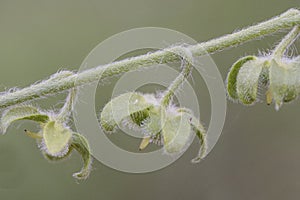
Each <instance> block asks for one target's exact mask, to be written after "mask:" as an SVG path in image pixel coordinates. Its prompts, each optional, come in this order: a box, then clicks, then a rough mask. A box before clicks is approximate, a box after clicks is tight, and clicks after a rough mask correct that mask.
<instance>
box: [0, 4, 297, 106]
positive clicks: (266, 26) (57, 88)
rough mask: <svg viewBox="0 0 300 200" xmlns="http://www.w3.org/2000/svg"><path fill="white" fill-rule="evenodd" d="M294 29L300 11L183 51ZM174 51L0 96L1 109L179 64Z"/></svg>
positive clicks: (217, 47)
mask: <svg viewBox="0 0 300 200" xmlns="http://www.w3.org/2000/svg"><path fill="white" fill-rule="evenodd" d="M296 25H300V11H299V10H297V9H290V10H288V11H287V12H285V13H283V14H282V15H280V16H278V17H275V18H272V19H270V20H268V21H265V22H262V23H260V24H257V25H254V26H250V27H248V28H246V29H242V30H240V31H238V32H235V33H232V34H229V35H225V36H222V37H220V38H217V39H213V40H210V41H207V42H203V43H199V44H196V45H191V46H188V47H184V48H187V49H188V50H189V51H190V52H191V53H192V56H200V55H204V54H207V53H215V52H217V51H221V50H223V49H225V48H229V47H233V46H237V45H239V44H242V43H244V42H247V41H250V40H254V39H257V38H260V37H262V36H265V35H268V34H271V33H274V32H277V31H279V30H283V29H288V28H292V27H294V26H296ZM176 48H177V49H178V48H180V46H175V47H170V48H166V49H163V50H159V51H156V52H153V53H149V54H146V55H141V56H137V57H133V58H128V59H125V60H122V61H117V62H113V63H110V64H106V65H103V66H98V67H96V68H93V69H89V70H86V71H83V72H80V73H78V74H74V75H70V76H67V77H62V78H59V79H48V80H46V81H42V82H40V83H37V84H33V85H31V86H29V87H26V88H23V89H21V90H17V91H15V92H11V93H3V94H2V95H1V96H0V108H6V107H9V106H12V105H16V104H19V103H23V102H26V101H30V100H35V99H38V98H41V97H43V96H46V95H51V94H56V93H59V92H62V91H65V90H68V89H70V88H73V87H76V86H80V85H84V84H87V83H91V82H94V81H98V80H103V79H105V78H109V77H111V76H114V75H118V74H122V73H125V72H128V71H132V70H136V69H140V68H142V67H146V66H149V65H154V64H162V63H171V62H178V61H180V59H181V57H180V56H179V55H178V54H176V53H174V51H173V50H174V49H176Z"/></svg>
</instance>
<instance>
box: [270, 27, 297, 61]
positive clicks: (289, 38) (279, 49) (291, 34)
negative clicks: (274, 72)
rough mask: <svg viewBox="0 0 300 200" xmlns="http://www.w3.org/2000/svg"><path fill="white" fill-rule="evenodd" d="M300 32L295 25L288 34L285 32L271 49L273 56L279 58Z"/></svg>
mask: <svg viewBox="0 0 300 200" xmlns="http://www.w3.org/2000/svg"><path fill="white" fill-rule="evenodd" d="M299 34H300V26H295V27H294V28H293V29H292V30H291V32H289V34H287V35H286V36H285V37H284V38H283V39H282V40H281V42H280V43H279V44H278V45H277V46H276V48H275V49H274V51H273V57H275V58H278V59H281V58H282V56H283V55H284V53H285V52H286V51H287V49H288V48H289V46H290V45H291V44H293V43H294V41H295V40H296V39H297V37H298V36H299Z"/></svg>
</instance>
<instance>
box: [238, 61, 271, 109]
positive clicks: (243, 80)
mask: <svg viewBox="0 0 300 200" xmlns="http://www.w3.org/2000/svg"><path fill="white" fill-rule="evenodd" d="M264 64H265V61H264V60H261V59H255V60H250V61H248V62H246V63H245V64H244V65H243V67H242V68H241V69H240V70H239V73H238V75H237V80H236V91H237V95H238V99H239V101H240V102H241V103H243V104H245V105H251V104H253V103H254V102H255V101H256V99H257V90H258V86H259V84H260V78H261V74H262V72H263V68H264Z"/></svg>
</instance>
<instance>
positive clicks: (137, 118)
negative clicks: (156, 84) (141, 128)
mask: <svg viewBox="0 0 300 200" xmlns="http://www.w3.org/2000/svg"><path fill="white" fill-rule="evenodd" d="M150 98H151V99H150ZM153 99H154V97H152V96H149V95H142V94H140V93H136V92H129V93H125V94H122V95H120V96H118V97H116V98H114V99H112V100H111V101H110V102H108V103H107V104H106V105H105V107H104V108H103V111H102V112H101V116H100V123H101V126H102V128H103V129H104V131H106V132H111V131H113V130H114V129H115V128H116V127H117V126H118V125H120V123H121V122H122V120H124V119H126V118H128V117H130V118H131V119H132V122H133V123H135V124H137V125H140V124H141V123H142V121H143V120H145V118H147V117H148V111H149V109H150V108H151V107H152V105H153V104H152V103H150V102H151V101H152V100H153Z"/></svg>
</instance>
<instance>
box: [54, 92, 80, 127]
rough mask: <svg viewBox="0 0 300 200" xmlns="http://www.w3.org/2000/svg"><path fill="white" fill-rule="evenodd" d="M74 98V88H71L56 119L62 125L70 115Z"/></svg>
mask: <svg viewBox="0 0 300 200" xmlns="http://www.w3.org/2000/svg"><path fill="white" fill-rule="evenodd" d="M75 96H76V88H72V89H71V90H70V92H69V94H68V96H67V98H66V102H65V104H64V106H63V107H62V108H61V110H60V112H59V114H58V117H57V119H58V120H59V121H61V122H62V123H66V122H67V121H68V120H69V117H70V115H71V113H72V108H73V104H74V100H75Z"/></svg>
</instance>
